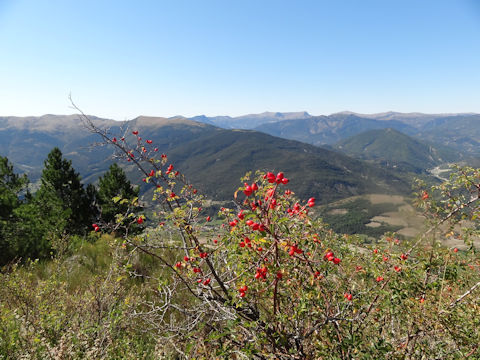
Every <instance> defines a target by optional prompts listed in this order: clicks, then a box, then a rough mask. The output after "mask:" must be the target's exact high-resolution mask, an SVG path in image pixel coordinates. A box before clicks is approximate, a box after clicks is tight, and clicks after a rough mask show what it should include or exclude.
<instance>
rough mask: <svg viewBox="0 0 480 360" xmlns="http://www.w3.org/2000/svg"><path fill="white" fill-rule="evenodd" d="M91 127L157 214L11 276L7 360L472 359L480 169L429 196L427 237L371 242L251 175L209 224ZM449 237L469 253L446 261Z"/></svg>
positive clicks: (276, 184)
mask: <svg viewBox="0 0 480 360" xmlns="http://www.w3.org/2000/svg"><path fill="white" fill-rule="evenodd" d="M85 122H86V125H87V126H90V128H91V130H92V131H93V132H95V133H97V134H98V135H100V136H102V138H103V139H104V141H105V142H106V143H108V144H110V145H112V146H114V147H115V148H116V155H117V156H118V157H120V158H123V159H125V160H127V161H128V162H130V163H132V164H135V165H136V166H137V167H138V169H139V170H140V172H141V173H142V175H141V176H142V178H144V181H145V183H146V184H149V185H150V186H152V187H153V189H154V200H155V201H156V203H157V210H156V211H155V214H153V216H151V217H149V218H148V219H147V218H146V217H145V214H143V213H142V212H141V210H140V209H138V208H136V206H135V204H136V200H135V199H132V200H130V201H128V200H127V201H126V202H125V204H130V206H129V207H128V208H127V209H126V210H125V213H124V214H121V216H116V218H115V222H116V223H117V224H123V225H122V226H125V227H126V229H127V231H125V232H124V234H125V235H124V236H123V238H115V237H112V236H109V235H108V234H103V235H102V234H101V231H100V230H102V229H103V231H105V232H109V231H110V229H111V226H108V225H107V224H105V226H104V225H103V224H101V225H98V224H95V226H94V229H95V231H92V233H91V234H90V241H83V240H81V239H80V238H78V237H74V238H73V239H71V240H69V241H70V242H71V243H72V244H73V245H74V246H72V247H71V248H70V249H69V250H68V251H66V252H64V253H62V254H60V253H59V254H58V255H57V257H56V259H55V260H54V261H52V262H48V263H45V264H42V263H38V262H37V263H31V264H29V265H28V266H24V267H20V268H17V267H16V266H13V267H11V268H10V269H9V271H6V272H5V274H3V275H1V278H0V281H1V285H2V286H0V297H1V298H2V299H6V301H5V302H2V304H1V305H0V320H1V321H0V354H1V355H3V356H4V357H5V358H16V357H21V356H23V357H25V358H38V357H39V358H105V359H107V358H110V359H115V358H132V359H133V358H147V359H150V358H160V357H163V358H225V359H231V358H258V359H353V358H355V359H371V358H378V359H382V358H387V359H404V358H412V359H417V358H418V359H420V358H451V359H457V358H458V359H463V358H465V357H468V356H478V351H479V349H478V344H479V343H480V334H479V332H478V330H477V329H478V327H479V326H480V319H479V318H478V311H479V309H480V302H479V296H478V290H479V289H478V288H479V287H480V272H479V270H480V259H479V257H478V253H477V249H476V246H475V241H476V236H478V220H477V217H478V215H479V190H480V181H479V180H480V171H479V170H475V169H469V168H465V169H458V170H457V172H456V173H455V175H454V176H453V177H452V179H451V181H450V182H447V183H444V184H442V185H439V186H435V187H433V188H431V189H424V188H422V189H421V190H419V193H418V194H417V199H418V205H419V206H420V207H421V208H423V209H424V210H425V214H426V216H428V218H429V219H430V220H431V227H430V230H428V231H426V232H425V233H424V234H423V235H422V236H421V237H418V238H417V239H414V241H407V240H400V239H399V238H397V237H396V236H395V234H386V235H385V236H383V237H381V238H380V239H379V241H378V242H377V243H376V244H373V245H366V244H365V243H363V242H362V240H361V239H360V238H358V237H355V236H346V235H341V234H336V233H335V232H334V231H332V230H331V229H329V228H328V226H327V225H326V224H324V223H323V222H321V221H320V220H317V219H316V217H315V216H311V215H312V213H313V214H314V212H315V208H316V205H317V204H316V201H317V200H316V199H315V198H310V199H308V200H307V201H301V200H299V199H297V198H296V197H295V194H294V193H293V192H292V191H291V190H289V183H290V181H289V179H287V177H286V175H284V174H283V173H281V172H280V173H278V174H273V173H271V172H267V173H261V172H258V173H255V174H247V175H246V176H245V177H244V178H243V179H242V183H243V185H242V186H241V187H240V188H239V189H238V190H237V192H235V194H234V200H235V201H234V208H233V209H227V208H223V209H222V210H221V211H220V213H219V217H220V218H221V219H222V221H221V223H220V224H219V221H212V219H211V217H210V216H206V215H205V213H204V211H203V208H204V205H205V204H204V203H205V200H204V199H203V197H202V196H201V195H200V194H199V193H198V191H197V190H196V188H195V187H194V186H193V185H191V184H189V183H188V182H187V181H186V179H185V178H184V176H183V175H182V173H180V172H179V171H178V170H177V169H176V168H175V166H174V165H173V164H171V163H169V161H168V158H167V156H166V155H164V154H162V155H161V156H157V154H158V152H157V151H156V148H155V147H154V144H152V141H150V140H148V139H142V138H141V137H140V136H139V133H138V130H136V129H133V131H132V134H133V135H134V136H135V142H134V143H133V144H129V143H128V142H127V141H126V140H125V138H121V139H120V137H119V138H118V139H117V138H116V137H113V136H111V135H110V134H108V132H107V131H106V130H102V129H98V128H96V127H95V126H94V125H93V124H92V123H91V122H89V121H88V118H85ZM125 200H126V199H125ZM115 201H117V202H121V201H122V198H121V196H117V197H116V199H115ZM465 221H468V222H465ZM448 222H451V224H452V225H451V227H450V226H447V223H448ZM145 223H148V224H149V225H150V227H149V229H147V230H146V231H144V232H142V233H139V234H132V233H130V232H129V231H128V228H129V227H131V226H138V225H144V224H145ZM458 224H460V225H461V226H462V227H467V228H468V229H467V230H465V229H462V228H461V227H459V226H458ZM97 230H98V231H97ZM445 236H456V237H462V238H464V240H465V243H466V244H467V246H465V247H463V248H462V249H461V250H459V249H457V248H455V249H451V248H446V247H444V246H442V245H441V241H440V240H441V238H443V237H445ZM94 239H97V240H96V242H94V243H93V240H94ZM91 242H92V243H91ZM52 297H55V298H56V299H57V302H55V303H52V302H51V301H49V299H51V298H52Z"/></svg>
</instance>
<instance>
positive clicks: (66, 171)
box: [34, 147, 95, 234]
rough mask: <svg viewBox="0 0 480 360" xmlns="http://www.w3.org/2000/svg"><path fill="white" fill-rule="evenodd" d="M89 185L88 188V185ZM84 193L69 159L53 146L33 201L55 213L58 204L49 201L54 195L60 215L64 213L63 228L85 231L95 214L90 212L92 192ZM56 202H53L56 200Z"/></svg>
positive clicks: (74, 232) (46, 212)
mask: <svg viewBox="0 0 480 360" xmlns="http://www.w3.org/2000/svg"><path fill="white" fill-rule="evenodd" d="M90 189H91V188H90ZM89 192H90V194H87V192H86V191H85V189H84V187H83V185H82V183H81V182H80V175H79V174H78V173H77V172H76V171H75V169H73V167H72V162H71V161H69V160H66V159H63V157H62V152H61V151H60V149H59V148H57V147H56V148H54V149H53V150H52V151H51V152H50V153H49V154H48V157H47V159H46V160H45V162H44V169H43V171H42V177H41V185H40V189H39V190H38V192H37V193H36V194H35V199H34V201H35V202H36V203H37V204H38V205H39V206H40V208H43V209H45V216H49V217H51V218H52V217H53V218H55V217H57V216H59V215H60V214H58V211H57V210H55V211H54V209H58V207H57V206H56V205H57V204H55V205H53V206H50V205H52V199H54V198H56V199H58V200H59V201H60V204H61V216H64V217H66V220H67V221H66V231H67V232H69V233H71V234H80V233H84V232H85V231H86V230H87V229H88V227H90V225H91V222H92V220H93V218H94V216H95V213H94V212H92V200H93V197H94V194H92V193H91V190H90V191H89ZM55 203H56V202H55Z"/></svg>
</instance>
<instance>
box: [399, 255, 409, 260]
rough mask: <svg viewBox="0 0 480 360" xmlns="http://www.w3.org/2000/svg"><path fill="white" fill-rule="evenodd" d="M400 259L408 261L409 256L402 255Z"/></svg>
mask: <svg viewBox="0 0 480 360" xmlns="http://www.w3.org/2000/svg"><path fill="white" fill-rule="evenodd" d="M400 258H401V259H402V260H407V259H408V255H407V254H402V255H400Z"/></svg>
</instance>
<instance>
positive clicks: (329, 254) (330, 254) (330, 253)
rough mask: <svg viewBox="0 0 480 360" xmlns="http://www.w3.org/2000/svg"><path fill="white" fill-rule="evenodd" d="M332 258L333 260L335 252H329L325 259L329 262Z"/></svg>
mask: <svg viewBox="0 0 480 360" xmlns="http://www.w3.org/2000/svg"><path fill="white" fill-rule="evenodd" d="M330 257H331V258H332V260H333V252H331V251H329V252H327V253H326V254H325V256H324V257H323V258H324V259H325V260H328V259H329V258H330Z"/></svg>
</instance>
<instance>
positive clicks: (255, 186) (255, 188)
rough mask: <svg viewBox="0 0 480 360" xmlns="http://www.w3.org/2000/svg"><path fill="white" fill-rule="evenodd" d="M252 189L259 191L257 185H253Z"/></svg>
mask: <svg viewBox="0 0 480 360" xmlns="http://www.w3.org/2000/svg"><path fill="white" fill-rule="evenodd" d="M251 188H252V191H257V190H258V185H257V183H253V184H252V186H251Z"/></svg>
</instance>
